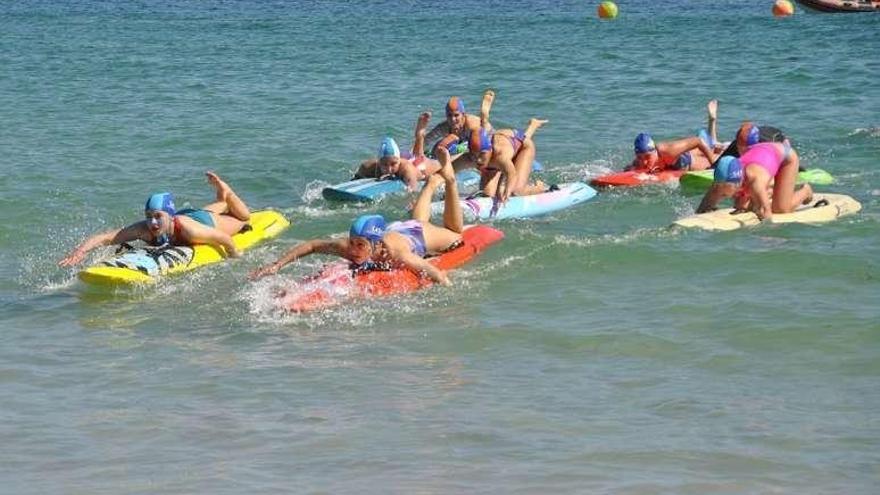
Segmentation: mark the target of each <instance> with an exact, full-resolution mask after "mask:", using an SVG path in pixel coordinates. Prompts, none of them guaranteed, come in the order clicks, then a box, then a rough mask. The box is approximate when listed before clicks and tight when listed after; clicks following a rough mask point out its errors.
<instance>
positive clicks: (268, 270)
mask: <svg viewBox="0 0 880 495" xmlns="http://www.w3.org/2000/svg"><path fill="white" fill-rule="evenodd" d="M279 268H280V267H279V266H278V265H276V264H275V263H272V264H271V265H266V266H262V267H260V268H257V269H256V270H254V271H252V272H250V273H249V274H248V279H250V280H256V279H258V278H263V277H265V276H266V275H275V274H276V273H278V269H279Z"/></svg>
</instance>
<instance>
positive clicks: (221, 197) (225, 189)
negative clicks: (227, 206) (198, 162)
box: [205, 170, 232, 201]
mask: <svg viewBox="0 0 880 495" xmlns="http://www.w3.org/2000/svg"><path fill="white" fill-rule="evenodd" d="M205 176H207V177H208V182H209V183H210V184H211V185H212V186H214V189H216V190H217V201H226V196H227V195H228V194H229V192H230V191H231V190H232V189H231V188H230V187H229V185H228V184H226V183H225V182H223V180H222V179H220V176H218V175H217V174H215V173H214V172H212V171H210V170H209V171H207V172H205Z"/></svg>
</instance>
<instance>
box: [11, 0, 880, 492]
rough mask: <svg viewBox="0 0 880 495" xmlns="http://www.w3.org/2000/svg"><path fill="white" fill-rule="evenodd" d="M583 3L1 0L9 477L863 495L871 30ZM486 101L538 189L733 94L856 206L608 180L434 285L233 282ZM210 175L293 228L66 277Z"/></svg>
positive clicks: (755, 6)
mask: <svg viewBox="0 0 880 495" xmlns="http://www.w3.org/2000/svg"><path fill="white" fill-rule="evenodd" d="M595 3H596V2H571V1H560V2H556V1H536V2H525V1H504V2H498V1H476V0H464V1H460V2H455V4H454V7H450V6H448V5H446V4H443V3H440V2H428V1H407V2H403V1H401V2H391V1H364V2H357V3H354V2H343V1H325V2H304V1H303V2H277V1H276V2H256V1H253V2H245V1H241V2H226V1H208V2H190V1H164V2H127V3H118V2H106V1H94V0H86V1H83V2H61V1H58V2H52V1H28V2H15V3H13V2H7V3H3V4H0V33H2V34H0V122H2V132H0V171H2V174H0V190H2V194H0V207H2V211H3V212H4V219H3V221H2V222H0V323H2V325H0V326H2V330H0V401H2V402H0V404H2V405H0V445H2V446H3V448H2V449H0V479H2V480H3V483H2V485H0V486H2V487H3V488H0V491H2V492H4V493H16V494H20V493H113V494H118V493H279V492H295V493H302V492H305V493H316V492H317V493H322V492H325V493H340V492H357V493H388V492H394V493H548V492H557V493H559V492H561V493H631V494H642V493H645V494H648V493H695V494H697V493H699V494H705V493H850V494H852V493H876V492H877V489H878V486H880V448H878V445H880V416H878V413H877V410H878V408H880V393H878V392H880V385H878V383H880V381H878V378H880V364H878V363H880V309H878V306H880V304H878V303H880V229H878V226H880V215H878V211H880V210H878V207H880V172H878V168H877V159H878V158H880V85H878V84H877V81H878V80H880V56H878V48H880V15H820V14H811V13H807V12H804V11H803V9H800V8H799V9H798V12H797V14H796V15H795V16H794V17H792V18H789V19H783V20H778V19H774V18H773V17H772V16H771V15H770V5H771V2H769V1H766V2H765V1H757V0H754V1H734V0H723V1H716V2H702V1H696V0H663V1H651V2H624V1H621V2H619V5H620V8H621V16H620V18H618V19H617V20H615V21H614V22H599V21H598V20H597V19H595V15H594V13H595ZM486 87H492V88H494V89H495V91H496V92H497V98H496V104H495V108H494V110H493V115H494V120H495V122H496V123H497V124H501V125H521V124H522V123H524V122H525V121H526V120H527V119H528V118H529V117H531V116H540V117H545V118H548V119H550V123H549V124H548V125H547V126H546V127H545V128H543V129H541V130H540V131H539V133H538V135H537V138H536V142H537V146H538V150H539V151H538V153H539V157H540V159H541V161H542V162H543V164H544V166H545V170H546V172H545V179H547V180H549V181H554V182H555V181H570V180H587V179H589V178H590V177H593V176H595V175H599V174H601V173H605V172H607V171H609V170H616V169H619V168H621V167H622V166H623V165H624V163H625V162H626V161H627V160H628V158H629V154H630V149H631V143H632V139H633V137H634V136H635V134H637V133H638V132H640V131H642V130H649V131H651V132H653V133H654V134H655V135H656V136H658V137H659V138H665V137H678V136H683V135H685V134H687V133H690V132H691V131H692V130H693V129H694V128H696V127H699V126H701V125H703V122H704V120H705V117H704V114H705V110H704V107H705V103H706V101H707V100H708V99H710V98H718V99H719V101H720V110H719V120H720V124H719V125H720V132H721V134H722V137H725V136H726V137H727V139H729V137H730V136H731V135H732V134H733V132H734V131H735V129H736V128H737V126H738V125H739V123H740V122H741V121H742V120H744V119H753V120H756V121H758V122H765V123H769V124H772V125H775V126H777V127H780V128H782V129H784V130H785V131H786V132H787V133H788V134H789V135H791V136H792V137H793V138H794V140H795V143H796V145H797V146H798V149H799V150H800V152H801V156H802V160H803V162H804V163H805V164H806V165H807V166H819V167H822V168H824V169H826V170H828V171H830V172H832V173H833V174H834V175H835V176H836V177H837V178H838V183H837V184H835V185H834V186H830V187H828V188H826V189H825V190H828V191H832V192H841V193H845V194H849V195H851V196H853V197H855V198H856V199H858V200H859V201H861V202H862V204H863V206H864V209H863V210H862V212H861V213H860V214H859V215H857V216H854V217H849V218H845V219H843V220H840V221H838V222H835V223H831V224H826V225H823V226H805V225H790V226H764V227H760V228H755V229H751V230H746V231H739V232H733V233H703V232H679V231H675V230H670V229H668V228H667V225H669V224H670V223H671V222H672V221H673V220H674V219H676V218H679V217H682V216H684V215H687V214H690V213H692V212H693V209H694V207H695V205H696V203H697V202H698V200H699V198H698V197H693V196H685V195H682V194H681V193H680V192H679V191H678V190H677V189H676V188H673V187H658V188H652V189H645V190H634V191H626V192H619V191H614V192H610V193H601V194H600V195H599V196H598V197H597V198H596V199H595V200H593V201H591V202H589V203H587V204H584V205H582V206H581V207H578V208H576V209H572V210H569V211H565V212H562V213H559V214H556V215H553V216H550V217H546V218H540V219H534V220H530V221H516V222H508V223H503V224H500V228H502V229H503V230H504V231H505V233H506V234H507V238H506V240H505V241H504V242H503V243H502V244H501V245H499V246H498V247H497V248H495V249H493V250H491V251H489V252H487V253H486V254H485V255H484V256H483V257H482V258H480V259H479V260H478V261H477V262H475V263H474V264H472V265H470V266H468V267H467V268H465V269H463V270H461V271H459V272H456V273H455V274H453V280H454V282H455V286H454V287H452V288H434V289H430V290H428V291H425V292H422V293H418V294H414V295H408V296H405V297H398V298H392V299H390V300H382V301H370V302H366V303H362V304H356V305H352V306H349V307H345V308H339V309H336V310H332V311H327V312H324V313H320V314H316V315H309V316H289V315H281V314H278V313H277V312H276V311H273V309H272V308H271V304H270V300H271V294H272V293H273V291H274V290H275V288H276V287H278V286H279V285H283V284H284V283H285V282H287V281H291V280H295V279H297V278H299V277H301V276H303V275H306V274H308V273H312V272H314V271H315V270H316V269H317V268H318V267H319V266H320V265H321V264H322V263H323V262H324V261H326V260H323V259H320V258H317V257H316V258H314V259H307V260H304V261H303V262H302V263H300V264H298V265H297V266H293V267H290V268H289V269H287V270H285V272H284V273H283V275H282V276H280V277H276V278H274V279H268V280H264V281H260V282H258V283H248V282H247V281H245V274H246V273H247V272H248V271H249V270H250V269H253V268H254V267H256V266H258V265H260V264H262V263H265V262H268V261H270V260H272V259H274V258H275V257H277V256H278V255H280V254H281V253H282V252H284V250H285V249H287V248H289V247H290V246H292V245H294V244H296V243H297V242H298V241H299V240H302V239H307V238H310V237H313V236H319V235H325V234H327V233H329V232H341V231H344V230H346V229H347V226H348V223H349V222H350V220H351V219H352V218H353V217H354V216H355V215H357V214H358V213H360V212H361V211H362V209H361V208H359V207H355V206H335V205H334V206H331V205H328V204H326V203H325V202H324V201H323V200H322V199H320V189H321V187H323V186H324V185H327V184H331V183H335V182H339V181H341V180H343V179H345V178H346V177H347V176H348V174H349V172H350V171H351V170H352V169H353V168H354V166H355V164H356V163H357V162H358V161H359V160H360V159H362V158H364V157H366V156H368V155H370V154H372V153H373V152H374V149H375V147H376V146H377V144H378V142H379V140H380V138H381V137H382V136H383V135H385V134H386V133H387V134H391V135H393V136H394V137H396V138H397V139H398V140H399V141H401V142H402V143H405V144H408V143H409V142H410V135H411V132H412V125H413V123H414V119H415V117H416V115H417V113H418V112H419V111H420V110H422V109H425V108H431V109H434V110H435V115H436V118H438V119H439V118H440V114H441V113H442V107H443V104H444V102H445V100H446V98H447V97H448V96H450V95H453V94H455V95H459V96H461V97H462V98H463V99H464V100H465V101H466V103H467V104H469V106H470V108H472V109H475V108H476V106H477V105H478V99H479V95H480V93H481V92H482V91H483V89H485V88H486ZM206 169H213V170H216V171H218V173H220V174H221V175H222V176H223V177H224V178H225V179H227V180H228V181H229V182H230V183H231V184H232V185H233V186H234V187H235V188H236V189H237V190H238V191H239V192H240V194H241V195H242V197H244V199H245V200H246V201H247V202H248V203H249V204H251V205H252V206H254V207H259V208H261V207H272V208H277V209H280V210H282V211H283V212H285V213H286V214H287V215H288V217H289V218H290V219H291V221H292V222H293V227H292V228H291V229H290V230H289V231H288V232H287V233H285V234H284V235H282V236H281V237H280V238H279V239H278V240H276V241H274V242H272V243H270V244H267V245H265V246H263V247H260V248H258V249H256V250H254V251H251V252H250V253H248V254H247V255H246V256H245V257H244V258H243V259H240V260H236V261H234V262H232V263H228V264H223V265H219V266H214V267H212V268H208V269H204V270H202V271H199V272H196V273H193V274H191V276H186V277H181V278H177V279H171V280H168V281H167V282H165V283H163V284H161V285H160V286H159V287H157V288H151V289H144V290H138V291H134V292H126V293H103V292H95V291H90V290H87V289H86V288H85V287H84V286H82V285H81V284H80V283H79V282H77V281H76V278H75V272H74V271H68V270H62V269H59V268H57V267H56V266H55V262H56V261H57V260H58V259H59V258H60V257H61V256H63V254H64V253H65V252H66V251H68V250H69V249H71V248H72V247H73V246H75V245H76V243H78V242H79V241H80V240H82V238H83V237H84V236H86V235H88V234H90V233H92V232H94V231H97V230H100V229H106V228H109V227H112V226H119V225H123V224H125V223H127V222H130V221H134V220H136V219H138V218H139V217H140V215H141V214H142V213H141V210H142V205H143V201H144V199H145V198H146V196H147V194H148V193H150V192H153V191H156V190H166V189H170V190H173V191H174V192H175V193H176V195H177V197H178V202H179V203H185V202H189V203H191V204H193V205H199V204H201V203H203V202H207V201H208V200H210V199H211V196H212V195H211V191H210V188H209V187H208V186H207V184H206V183H205V181H204V178H203V175H202V173H203V172H204V170H206ZM405 206H406V200H405V199H399V200H390V201H385V202H383V203H381V204H379V205H378V206H377V207H376V208H377V209H378V210H379V211H381V212H383V213H385V214H387V215H389V216H391V217H394V216H403V215H405V210H404V208H405ZM100 254H101V253H97V254H96V257H97V256H99V255H100ZM96 257H95V258H92V259H96Z"/></svg>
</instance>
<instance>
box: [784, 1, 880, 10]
mask: <svg viewBox="0 0 880 495" xmlns="http://www.w3.org/2000/svg"><path fill="white" fill-rule="evenodd" d="M797 2H798V3H799V4H801V5H803V6H804V7H807V8H810V9H813V10H818V11H820V12H880V0H797Z"/></svg>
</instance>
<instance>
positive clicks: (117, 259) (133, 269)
mask: <svg viewBox="0 0 880 495" xmlns="http://www.w3.org/2000/svg"><path fill="white" fill-rule="evenodd" d="M248 223H249V224H250V226H251V228H250V230H247V231H245V232H240V233H238V234H235V235H234V236H232V240H233V241H234V242H235V247H236V248H238V250H239V251H242V252H243V251H246V250H248V249H249V248H251V247H252V246H255V245H257V244H259V243H260V242H262V241H265V240H266V239H271V238H272V237H275V236H277V235H278V234H280V233H281V232H282V231H283V230H284V229H286V228H287V227H289V226H290V222H288V221H287V219H286V218H284V216H283V215H282V214H280V213H278V212H276V211H270V210H263V211H257V212H253V213H251V218H250V221H249V222H248ZM225 258H226V257H225V255H224V253H223V250H222V249H220V248H217V247H214V246H210V245H206V244H200V245H196V246H191V247H190V246H170V247H166V248H151V247H143V248H136V249H132V250H130V251H126V252H123V253H120V254H117V255H115V256H113V257H112V258H110V259H107V260H104V261H101V262H100V263H98V264H96V265H93V266H90V267H88V268H86V269H84V270H82V271H81V272H79V278H80V280H82V281H83V282H87V283H89V284H95V285H130V284H149V283H154V282H157V281H158V280H159V279H160V278H162V277H164V276H166V275H174V274H177V273H182V272H188V271H190V270H194V269H196V268H199V267H201V266H205V265H210V264H212V263H217V262H219V261H223V260H224V259H225Z"/></svg>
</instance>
